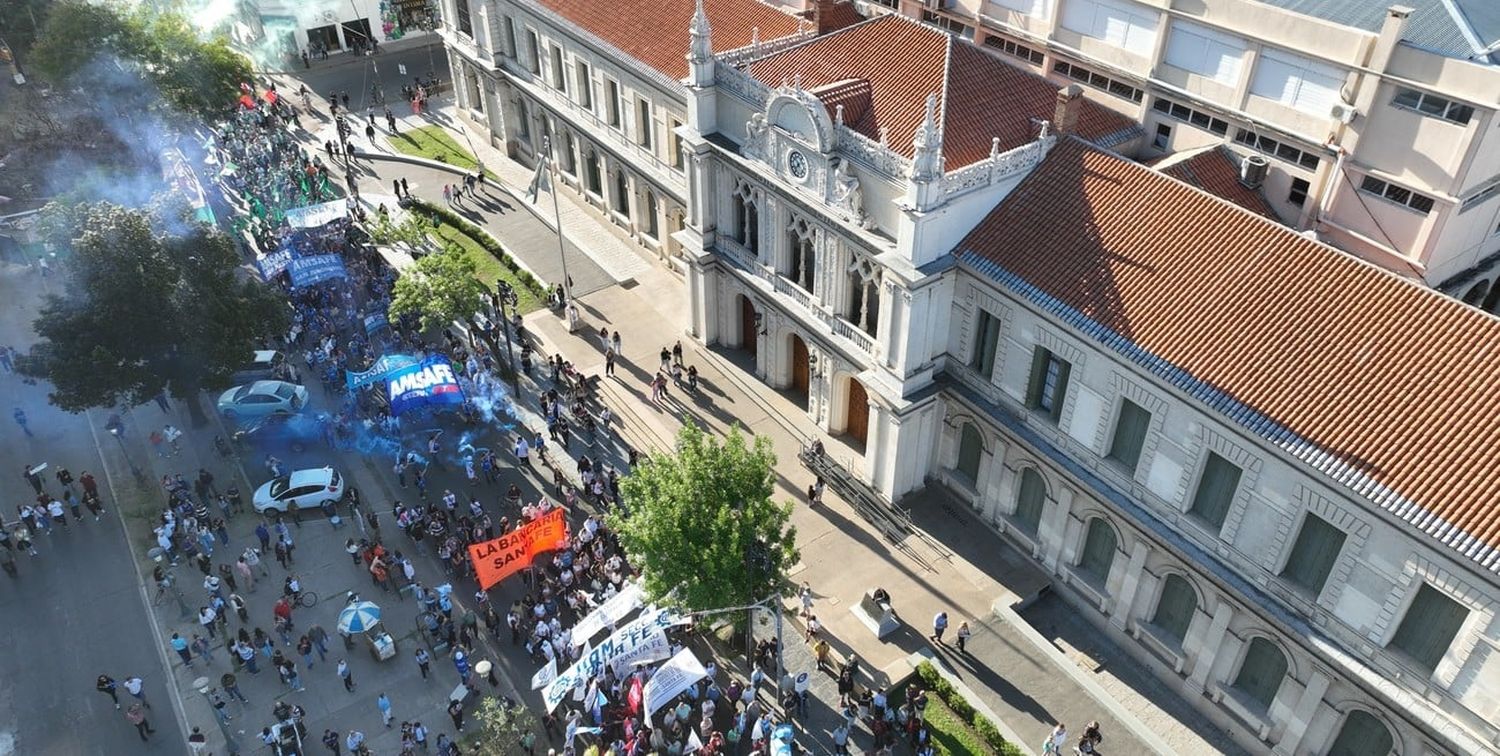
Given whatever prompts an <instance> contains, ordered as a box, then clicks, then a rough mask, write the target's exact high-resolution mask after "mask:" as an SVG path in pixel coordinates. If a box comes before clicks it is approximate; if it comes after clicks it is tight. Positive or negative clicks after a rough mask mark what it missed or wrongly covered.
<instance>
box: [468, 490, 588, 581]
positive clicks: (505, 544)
mask: <svg viewBox="0 0 1500 756" xmlns="http://www.w3.org/2000/svg"><path fill="white" fill-rule="evenodd" d="M565 529H566V525H565V524H564V522H563V512H562V510H561V509H554V510H552V511H551V512H548V513H547V514H545V515H543V516H541V517H538V518H536V519H535V520H532V521H531V522H528V523H526V524H525V525H522V526H521V527H519V528H516V529H515V530H512V531H511V532H509V533H506V534H505V535H503V536H500V537H499V538H496V539H493V540H489V541H485V542H484V543H476V544H474V545H473V546H470V547H469V561H470V562H472V563H473V564H474V574H475V575H477V576H478V577H479V587H480V588H482V589H484V590H489V588H490V586H492V585H494V584H496V583H498V582H500V581H501V580H504V579H505V578H507V577H510V576H511V575H514V574H515V573H517V572H519V571H521V570H522V569H523V568H525V567H530V566H531V560H533V559H535V558H536V555H537V554H540V553H542V552H544V551H552V550H553V549H558V548H561V547H562V545H563V542H564V540H565V534H564V530H565Z"/></svg>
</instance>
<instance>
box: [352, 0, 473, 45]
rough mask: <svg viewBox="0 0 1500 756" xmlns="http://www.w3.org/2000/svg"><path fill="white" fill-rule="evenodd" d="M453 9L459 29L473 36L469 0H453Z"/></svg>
mask: <svg viewBox="0 0 1500 756" xmlns="http://www.w3.org/2000/svg"><path fill="white" fill-rule="evenodd" d="M453 11H454V16H456V17H457V20H458V31H459V32H460V33H463V34H467V35H469V37H470V38H473V36H474V19H473V18H472V17H471V16H470V14H469V0H453ZM344 28H345V29H347V28H349V27H347V26H346V27H344ZM345 34H348V32H345Z"/></svg>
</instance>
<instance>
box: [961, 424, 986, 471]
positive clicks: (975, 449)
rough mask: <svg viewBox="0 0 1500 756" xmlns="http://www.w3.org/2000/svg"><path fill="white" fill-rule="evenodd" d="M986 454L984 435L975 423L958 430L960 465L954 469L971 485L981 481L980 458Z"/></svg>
mask: <svg viewBox="0 0 1500 756" xmlns="http://www.w3.org/2000/svg"><path fill="white" fill-rule="evenodd" d="M983 454H984V436H983V435H982V434H980V432H979V429H978V428H976V427H974V424H973V423H964V426H963V428H961V429H959V431H958V465H957V466H955V467H954V468H953V469H954V470H956V471H957V472H958V474H959V475H961V476H962V477H963V479H964V480H966V481H968V482H969V483H970V484H971V485H972V484H977V483H979V460H980V458H981V456H982V455H983Z"/></svg>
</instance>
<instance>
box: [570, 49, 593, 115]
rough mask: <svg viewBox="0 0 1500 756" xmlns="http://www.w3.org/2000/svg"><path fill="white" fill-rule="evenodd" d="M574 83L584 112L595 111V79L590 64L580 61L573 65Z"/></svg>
mask: <svg viewBox="0 0 1500 756" xmlns="http://www.w3.org/2000/svg"><path fill="white" fill-rule="evenodd" d="M573 83H574V87H575V90H576V94H575V96H576V97H577V98H578V104H579V105H580V106H581V107H582V108H583V109H584V110H593V109H594V78H593V75H592V74H591V73H590V71H589V64H588V63H585V62H584V61H581V60H580V61H578V62H577V63H574V64H573Z"/></svg>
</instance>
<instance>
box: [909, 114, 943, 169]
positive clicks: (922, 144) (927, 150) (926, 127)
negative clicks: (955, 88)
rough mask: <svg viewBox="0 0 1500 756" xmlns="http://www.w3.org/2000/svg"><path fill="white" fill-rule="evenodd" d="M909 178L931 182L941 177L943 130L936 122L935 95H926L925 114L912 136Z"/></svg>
mask: <svg viewBox="0 0 1500 756" xmlns="http://www.w3.org/2000/svg"><path fill="white" fill-rule="evenodd" d="M911 147H912V159H911V178H912V180H913V181H932V180H934V179H937V178H940V177H941V176H942V175H943V129H942V127H940V126H938V122H937V95H936V94H929V95H927V112H926V113H925V114H923V116H922V125H921V126H918V127H917V133H916V134H915V135H913V136H912V140H911Z"/></svg>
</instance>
